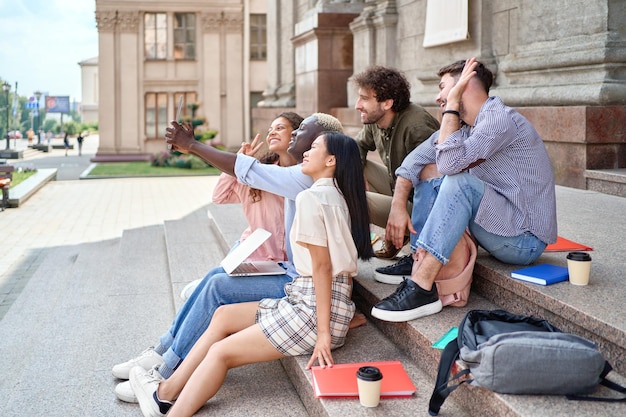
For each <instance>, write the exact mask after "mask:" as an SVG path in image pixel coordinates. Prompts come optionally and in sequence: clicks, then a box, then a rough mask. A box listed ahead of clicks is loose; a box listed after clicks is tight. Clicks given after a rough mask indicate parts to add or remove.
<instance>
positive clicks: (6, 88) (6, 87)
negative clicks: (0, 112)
mask: <svg viewBox="0 0 626 417" xmlns="http://www.w3.org/2000/svg"><path fill="white" fill-rule="evenodd" d="M10 89H11V84H9V83H8V82H6V81H5V82H3V83H2V91H4V93H5V94H6V95H7V147H6V150H7V151H8V150H9V90H10Z"/></svg>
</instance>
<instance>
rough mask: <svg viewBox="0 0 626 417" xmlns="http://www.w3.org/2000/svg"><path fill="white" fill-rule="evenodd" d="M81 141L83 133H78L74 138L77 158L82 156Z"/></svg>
mask: <svg viewBox="0 0 626 417" xmlns="http://www.w3.org/2000/svg"><path fill="white" fill-rule="evenodd" d="M83 140H84V137H83V133H82V132H80V133H79V134H78V136H76V143H77V144H78V156H81V155H82V154H83Z"/></svg>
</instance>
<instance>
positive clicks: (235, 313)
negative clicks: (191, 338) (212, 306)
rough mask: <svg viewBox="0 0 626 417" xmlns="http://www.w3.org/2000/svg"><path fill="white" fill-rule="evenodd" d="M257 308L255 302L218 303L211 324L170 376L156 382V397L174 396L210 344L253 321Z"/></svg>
mask: <svg viewBox="0 0 626 417" xmlns="http://www.w3.org/2000/svg"><path fill="white" fill-rule="evenodd" d="M258 308H259V303H258V302H250V303H239V304H229V305H223V306H221V307H219V308H218V309H217V310H216V311H215V314H214V315H213V318H212V320H211V324H209V327H208V328H207V329H206V331H205V332H204V333H203V334H202V336H200V338H199V339H198V341H197V342H196V343H195V345H193V348H192V349H191V351H189V354H188V355H187V357H186V358H185V360H184V361H183V363H182V364H181V365H180V366H179V367H178V368H177V369H176V371H175V372H174V374H172V376H171V377H170V378H168V379H166V380H165V381H163V382H161V383H160V384H159V388H158V395H159V398H161V399H163V400H169V401H172V400H174V399H176V397H178V394H180V392H181V391H182V389H183V387H184V386H185V384H186V383H187V381H188V380H189V378H190V377H191V374H193V372H194V371H195V369H196V368H197V367H198V365H199V364H200V363H201V362H202V360H203V359H204V358H205V357H206V355H207V353H208V352H209V349H210V348H211V346H212V345H213V344H214V343H216V342H218V341H220V340H222V339H225V338H226V337H228V336H229V335H231V334H233V333H236V332H238V331H240V330H243V329H245V328H247V327H248V326H251V325H253V324H254V316H255V314H256V311H257V309H258Z"/></svg>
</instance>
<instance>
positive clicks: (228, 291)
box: [159, 267, 292, 369]
mask: <svg viewBox="0 0 626 417" xmlns="http://www.w3.org/2000/svg"><path fill="white" fill-rule="evenodd" d="M291 280H292V278H291V276H289V275H288V274H284V275H265V276H255V277H230V276H228V274H226V272H225V271H224V269H223V268H222V267H216V268H213V269H211V270H210V271H209V272H208V274H207V275H206V276H205V277H204V278H203V279H202V281H201V282H200V284H199V285H198V287H196V289H195V290H194V292H193V293H192V294H191V296H190V297H189V298H188V299H187V301H185V304H183V306H182V307H181V309H180V310H179V311H178V313H176V317H175V318H174V322H173V323H172V327H170V329H169V330H168V331H167V332H166V333H165V334H163V335H162V336H161V338H160V339H159V342H160V343H161V346H163V347H165V348H167V351H166V352H165V354H163V360H164V361H165V364H166V365H167V366H168V367H170V368H171V369H176V367H177V366H178V365H179V364H180V362H182V360H183V359H185V357H186V356H187V354H188V353H189V351H190V350H191V348H192V347H193V345H194V344H195V343H196V341H197V340H198V339H199V338H200V336H201V335H202V334H203V333H204V331H205V330H206V329H207V328H208V327H209V323H210V322H211V318H212V317H213V314H214V313H215V310H217V308H218V307H219V306H221V305H224V304H235V303H243V302H248V301H259V300H261V299H262V298H282V297H284V296H285V290H284V287H285V284H286V283H288V282H291Z"/></svg>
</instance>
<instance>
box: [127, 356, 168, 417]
mask: <svg viewBox="0 0 626 417" xmlns="http://www.w3.org/2000/svg"><path fill="white" fill-rule="evenodd" d="M129 377H130V379H129V381H130V386H131V387H132V389H133V392H134V393H135V396H136V397H137V402H138V403H139V406H140V407H141V412H142V413H143V415H144V416H145V417H165V415H166V414H167V412H168V411H169V409H170V408H171V407H172V405H173V403H172V402H170V401H164V400H160V399H159V397H158V395H157V389H158V388H159V384H160V383H161V381H163V377H162V376H161V374H160V373H159V371H157V368H156V366H155V367H154V368H152V369H150V370H149V371H146V370H144V369H143V368H141V367H140V366H136V367H134V368H133V369H131V370H130V373H129Z"/></svg>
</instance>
